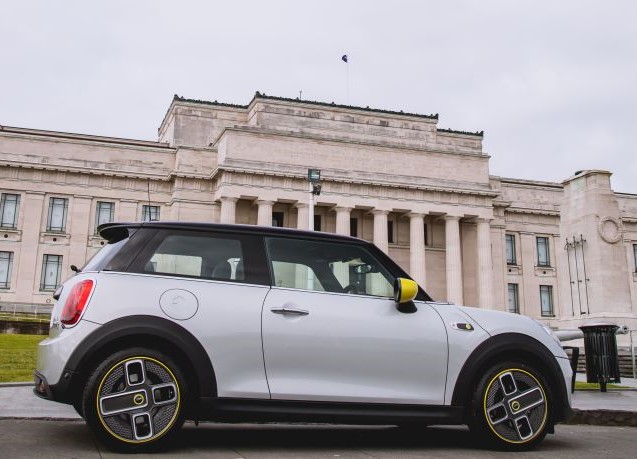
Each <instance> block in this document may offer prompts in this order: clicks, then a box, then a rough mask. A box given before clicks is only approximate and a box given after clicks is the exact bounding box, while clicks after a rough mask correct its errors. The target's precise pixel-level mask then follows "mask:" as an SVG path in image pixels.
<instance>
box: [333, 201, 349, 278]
mask: <svg viewBox="0 0 637 459" xmlns="http://www.w3.org/2000/svg"><path fill="white" fill-rule="evenodd" d="M351 210H352V209H351V207H340V206H339V207H337V208H336V234H342V235H344V236H349V235H350V234H349V216H350V212H351ZM333 271H334V276H335V277H336V278H337V279H338V281H339V282H340V283H341V285H342V286H343V287H345V286H347V285H348V284H349V283H350V281H349V265H348V264H346V263H335V264H334V268H333Z"/></svg>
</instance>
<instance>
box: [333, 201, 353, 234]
mask: <svg viewBox="0 0 637 459" xmlns="http://www.w3.org/2000/svg"><path fill="white" fill-rule="evenodd" d="M351 210H352V209H351V207H340V206H339V207H337V208H336V234H343V235H345V236H349V235H350V234H349V216H350V212H351Z"/></svg>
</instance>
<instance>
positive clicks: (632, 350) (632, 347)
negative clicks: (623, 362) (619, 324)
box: [628, 330, 637, 379]
mask: <svg viewBox="0 0 637 459" xmlns="http://www.w3.org/2000/svg"><path fill="white" fill-rule="evenodd" d="M633 333H637V330H630V331H629V332H628V336H629V337H630V363H631V365H632V366H633V379H637V372H636V371H635V345H634V343H633Z"/></svg>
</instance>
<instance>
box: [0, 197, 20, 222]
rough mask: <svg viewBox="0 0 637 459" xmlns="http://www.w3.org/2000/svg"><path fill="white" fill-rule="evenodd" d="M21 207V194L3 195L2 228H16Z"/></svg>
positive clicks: (1, 208) (1, 206)
mask: <svg viewBox="0 0 637 459" xmlns="http://www.w3.org/2000/svg"><path fill="white" fill-rule="evenodd" d="M19 206H20V195H19V194H9V193H2V198H0V226H1V227H2V228H15V227H16V224H17V222H18V208H19Z"/></svg>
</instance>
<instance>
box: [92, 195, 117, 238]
mask: <svg viewBox="0 0 637 459" xmlns="http://www.w3.org/2000/svg"><path fill="white" fill-rule="evenodd" d="M101 204H109V205H110V206H111V207H110V217H109V220H108V221H106V222H101V223H100V220H99V217H100V205H101ZM114 217H115V203H114V202H113V201H97V203H96V204H95V229H94V233H93V234H94V235H97V234H98V232H97V228H98V226H100V225H101V224H103V223H110V222H113V221H114Z"/></svg>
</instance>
